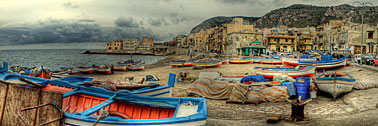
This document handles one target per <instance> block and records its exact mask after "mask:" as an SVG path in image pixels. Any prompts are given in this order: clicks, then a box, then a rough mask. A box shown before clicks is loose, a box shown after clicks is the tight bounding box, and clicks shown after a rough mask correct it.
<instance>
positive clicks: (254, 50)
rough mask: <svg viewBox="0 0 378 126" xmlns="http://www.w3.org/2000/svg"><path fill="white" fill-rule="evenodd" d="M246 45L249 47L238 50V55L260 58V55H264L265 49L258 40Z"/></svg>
mask: <svg viewBox="0 0 378 126" xmlns="http://www.w3.org/2000/svg"><path fill="white" fill-rule="evenodd" d="M248 45H249V46H244V47H242V48H238V54H239V55H242V56H260V55H261V54H265V53H266V47H265V46H264V45H263V44H262V42H260V41H258V40H255V41H253V42H251V43H249V44H248Z"/></svg>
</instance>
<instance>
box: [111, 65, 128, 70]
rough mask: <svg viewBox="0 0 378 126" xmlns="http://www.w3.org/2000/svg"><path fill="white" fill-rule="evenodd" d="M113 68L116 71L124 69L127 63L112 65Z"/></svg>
mask: <svg viewBox="0 0 378 126" xmlns="http://www.w3.org/2000/svg"><path fill="white" fill-rule="evenodd" d="M113 70H116V71H126V70H127V65H114V66H113Z"/></svg>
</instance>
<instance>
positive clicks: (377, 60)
mask: <svg viewBox="0 0 378 126" xmlns="http://www.w3.org/2000/svg"><path fill="white" fill-rule="evenodd" d="M373 64H374V66H377V65H378V55H376V56H375V58H374V63H373Z"/></svg>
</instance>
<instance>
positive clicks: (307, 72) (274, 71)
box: [254, 66, 315, 78]
mask: <svg viewBox="0 0 378 126" xmlns="http://www.w3.org/2000/svg"><path fill="white" fill-rule="evenodd" d="M254 70H255V71H256V72H255V73H256V74H257V75H263V76H264V77H265V78H273V77H274V75H287V76H289V77H293V78H296V77H313V76H314V74H315V67H314V66H307V67H299V68H298V69H296V68H294V67H276V68H274V67H273V68H272V67H255V68H254Z"/></svg>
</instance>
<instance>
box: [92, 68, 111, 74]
mask: <svg viewBox="0 0 378 126" xmlns="http://www.w3.org/2000/svg"><path fill="white" fill-rule="evenodd" d="M95 71H96V72H98V73H101V74H111V73H112V72H111V68H110V67H108V68H96V69H95Z"/></svg>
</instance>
